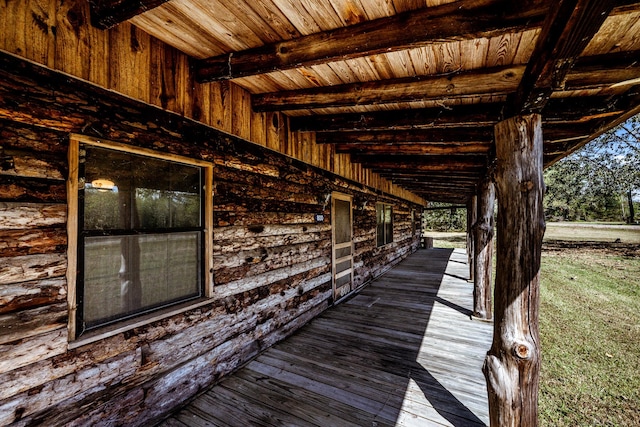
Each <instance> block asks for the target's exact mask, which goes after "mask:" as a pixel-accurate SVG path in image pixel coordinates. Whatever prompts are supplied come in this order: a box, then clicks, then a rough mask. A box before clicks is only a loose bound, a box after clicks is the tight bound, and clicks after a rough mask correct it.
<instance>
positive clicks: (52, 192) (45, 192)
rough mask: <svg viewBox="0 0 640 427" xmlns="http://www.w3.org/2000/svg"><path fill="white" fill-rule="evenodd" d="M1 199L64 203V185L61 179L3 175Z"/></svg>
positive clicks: (0, 189) (22, 201)
mask: <svg viewBox="0 0 640 427" xmlns="http://www.w3.org/2000/svg"><path fill="white" fill-rule="evenodd" d="M1 201H13V202H21V203H22V204H25V203H65V202H66V201H67V190H66V185H65V183H64V182H63V181H53V182H51V181H47V180H41V179H34V178H22V177H3V178H2V182H0V203H1Z"/></svg>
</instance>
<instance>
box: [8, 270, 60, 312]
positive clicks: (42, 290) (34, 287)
mask: <svg viewBox="0 0 640 427" xmlns="http://www.w3.org/2000/svg"><path fill="white" fill-rule="evenodd" d="M65 285H66V282H65V280H64V279H63V278H61V277H57V278H53V279H44V280H34V281H30V282H20V283H14V284H2V286H0V313H10V312H13V311H18V310H24V309H27V308H31V307H38V306H42V305H49V304H56V303H59V302H63V301H66V300H67V292H66V287H65Z"/></svg>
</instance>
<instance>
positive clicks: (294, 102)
mask: <svg viewBox="0 0 640 427" xmlns="http://www.w3.org/2000/svg"><path fill="white" fill-rule="evenodd" d="M524 70H525V67H524V66H523V65H515V66H503V67H492V68H485V69H478V70H471V71H459V72H455V73H447V74H442V75H430V76H416V77H408V78H401V79H390V80H379V81H371V82H359V83H349V84H343V85H336V86H324V87H316V88H310V89H299V90H289V91H281V92H270V93H263V94H257V95H254V96H252V97H251V101H252V102H251V104H252V107H253V109H254V110H255V111H257V112H267V111H287V110H307V109H311V108H328V107H344V106H354V105H376V104H386V103H391V102H411V101H427V100H439V99H443V98H444V99H459V98H467V97H477V96H499V95H505V96H506V95H508V94H511V93H513V92H515V90H516V89H517V88H518V84H519V82H520V80H521V78H522V75H523V73H524Z"/></svg>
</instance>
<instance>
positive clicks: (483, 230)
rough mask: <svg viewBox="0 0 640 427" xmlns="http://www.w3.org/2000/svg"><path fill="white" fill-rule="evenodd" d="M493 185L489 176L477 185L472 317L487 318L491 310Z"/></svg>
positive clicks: (489, 316) (490, 315) (489, 317)
mask: <svg viewBox="0 0 640 427" xmlns="http://www.w3.org/2000/svg"><path fill="white" fill-rule="evenodd" d="M495 198H496V197H495V187H494V185H493V181H492V180H491V178H490V177H488V176H487V177H485V178H484V179H483V180H482V181H481V182H480V185H479V187H478V219H477V221H476V224H475V226H474V228H473V231H474V234H475V242H474V243H475V244H474V255H475V260H474V263H473V265H474V268H475V272H474V279H475V280H474V287H473V317H476V318H479V319H484V320H489V319H491V317H492V316H493V314H492V310H491V268H492V265H491V262H492V258H493V226H494V224H493V207H494V205H495Z"/></svg>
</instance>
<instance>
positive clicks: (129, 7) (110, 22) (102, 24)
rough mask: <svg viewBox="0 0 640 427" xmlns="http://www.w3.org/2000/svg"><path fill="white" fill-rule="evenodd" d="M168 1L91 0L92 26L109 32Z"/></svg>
mask: <svg viewBox="0 0 640 427" xmlns="http://www.w3.org/2000/svg"><path fill="white" fill-rule="evenodd" d="M167 1H169V0H89V6H90V9H91V24H92V25H93V26H94V27H96V28H100V29H102V30H107V29H109V28H112V27H115V26H116V25H118V24H120V23H122V22H124V21H126V20H127V19H131V18H133V17H134V16H136V15H140V14H141V13H143V12H146V11H148V10H151V9H153V8H156V7H158V6H160V5H162V4H164V3H166V2H167Z"/></svg>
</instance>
